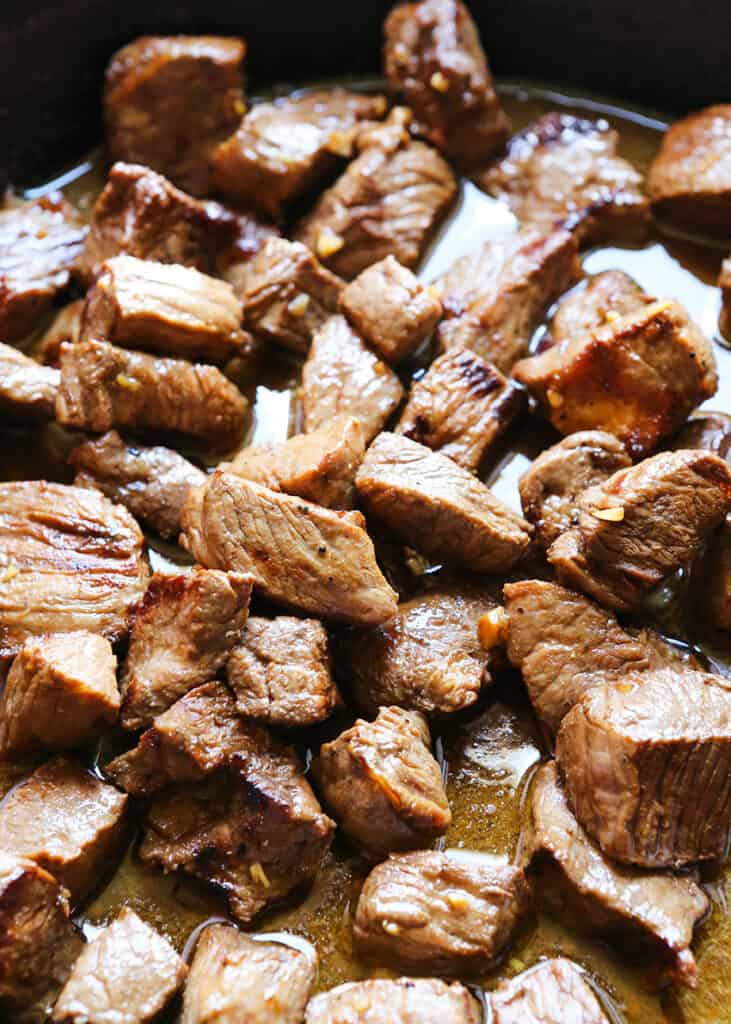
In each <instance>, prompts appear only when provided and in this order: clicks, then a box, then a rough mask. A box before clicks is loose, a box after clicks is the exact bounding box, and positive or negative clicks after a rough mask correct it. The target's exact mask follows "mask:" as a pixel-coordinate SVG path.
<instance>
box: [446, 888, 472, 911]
mask: <svg viewBox="0 0 731 1024" xmlns="http://www.w3.org/2000/svg"><path fill="white" fill-rule="evenodd" d="M447 903H448V904H449V905H450V907H451V908H452V910H467V909H469V905H470V901H469V899H468V898H467V897H466V896H464V895H462V894H461V893H458V892H450V893H447Z"/></svg>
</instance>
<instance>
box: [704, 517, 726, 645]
mask: <svg viewBox="0 0 731 1024" xmlns="http://www.w3.org/2000/svg"><path fill="white" fill-rule="evenodd" d="M708 565H709V573H708V578H707V580H706V583H705V587H706V600H705V605H706V609H707V611H708V615H709V617H710V621H711V625H712V626H713V628H714V629H728V630H731V518H729V517H728V516H727V517H726V519H725V520H724V523H723V526H722V527H721V530H720V532H719V534H718V537H717V538H716V540H715V541H714V543H713V546H712V548H711V551H710V554H709V556H708Z"/></svg>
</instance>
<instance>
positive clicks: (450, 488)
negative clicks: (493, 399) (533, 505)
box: [355, 434, 531, 572]
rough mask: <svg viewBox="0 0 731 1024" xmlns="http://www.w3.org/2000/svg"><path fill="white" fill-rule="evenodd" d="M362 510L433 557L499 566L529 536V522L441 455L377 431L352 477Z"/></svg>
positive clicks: (480, 567)
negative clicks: (374, 438)
mask: <svg viewBox="0 0 731 1024" xmlns="http://www.w3.org/2000/svg"><path fill="white" fill-rule="evenodd" d="M355 486H356V488H357V490H358V494H359V496H360V498H361V500H362V502H363V504H364V506H365V508H366V511H367V512H368V514H369V515H372V516H373V517H374V519H378V520H380V521H381V522H383V523H384V524H385V526H387V527H388V528H389V529H391V530H394V531H395V532H396V533H397V534H398V535H399V536H400V537H402V538H403V539H404V540H405V541H406V543H407V544H409V545H411V546H413V547H415V548H416V549H417V550H419V551H423V552H424V554H427V555H430V556H431V557H432V558H435V559H444V560H445V561H446V562H454V563H456V564H457V565H462V566H464V567H465V568H467V569H472V570H475V571H477V572H503V571H506V570H508V569H510V568H511V566H513V565H515V563H516V562H517V561H518V560H519V559H520V558H521V556H522V555H523V554H524V553H525V551H526V550H527V548H528V545H529V543H530V535H531V527H530V526H529V525H528V523H526V521H525V520H524V519H522V518H521V517H520V516H518V515H516V514H515V513H514V512H512V511H511V510H510V509H509V508H508V507H507V505H503V503H502V502H501V501H498V499H497V498H495V497H494V496H493V495H492V493H491V492H490V491H489V490H488V489H487V487H486V486H485V485H484V484H483V483H482V482H481V481H480V480H478V479H477V478H476V477H474V476H473V475H472V474H471V473H468V472H467V470H466V469H462V467H461V466H458V465H457V464H456V463H455V462H453V461H452V460H451V459H449V458H447V456H446V455H440V454H439V453H438V452H433V451H431V450H430V449H429V448H425V447H424V445H421V444H417V443H416V442H415V441H410V440H409V439H408V438H407V437H400V436H399V435H398V434H379V436H378V437H377V438H376V440H375V441H374V442H373V444H372V445H371V447H370V448H369V449H368V451H367V452H366V457H365V459H364V460H363V463H362V465H361V467H360V469H359V470H358V473H357V475H356V478H355Z"/></svg>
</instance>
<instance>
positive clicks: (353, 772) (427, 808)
mask: <svg viewBox="0 0 731 1024" xmlns="http://www.w3.org/2000/svg"><path fill="white" fill-rule="evenodd" d="M313 769H314V774H315V778H316V779H317V782H318V785H319V788H320V792H321V794H322V798H323V800H324V802H325V805H326V806H327V807H328V808H329V809H330V810H331V811H332V813H333V815H334V816H335V819H336V821H337V822H338V824H339V826H340V828H341V829H342V831H343V832H344V833H345V835H346V836H347V837H348V839H350V841H351V842H352V843H354V844H355V845H356V846H357V847H359V848H361V849H362V850H364V851H365V852H366V854H367V856H368V857H370V858H371V859H373V860H380V859H382V858H383V857H385V856H386V855H387V854H389V853H391V852H393V851H394V850H413V849H416V848H417V847H420V846H428V845H429V844H430V843H431V841H432V840H433V839H435V838H436V837H437V836H441V835H444V833H445V832H446V831H447V829H448V828H449V825H450V823H451V820H452V816H451V814H450V811H449V803H448V802H447V794H446V793H445V792H444V782H443V779H442V772H441V769H440V767H439V765H438V764H437V762H436V760H435V758H434V756H433V755H432V752H431V735H430V733H429V726H428V725H427V722H426V719H425V718H424V717H423V716H422V715H421V714H420V713H419V712H418V711H404V710H403V709H402V708H399V707H382V708H380V710H379V712H378V716H377V718H376V719H375V721H373V722H364V721H363V719H360V718H359V719H358V720H357V721H356V722H355V724H354V725H353V726H352V727H351V728H350V729H347V730H346V731H345V732H343V733H341V734H340V735H339V736H338V737H337V738H336V739H334V740H333V741H332V742H331V743H324V744H323V745H322V747H320V753H319V756H318V757H317V759H316V761H315V762H314V765H313Z"/></svg>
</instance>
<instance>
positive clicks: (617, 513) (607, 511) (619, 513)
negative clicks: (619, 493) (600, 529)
mask: <svg viewBox="0 0 731 1024" xmlns="http://www.w3.org/2000/svg"><path fill="white" fill-rule="evenodd" d="M589 512H590V513H591V514H592V515H593V516H594V518H595V519H603V520H604V521H605V522H606V523H621V522H622V520H623V519H624V509H623V508H622V506H621V505H618V506H617V507H616V508H591V509H589Z"/></svg>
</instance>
